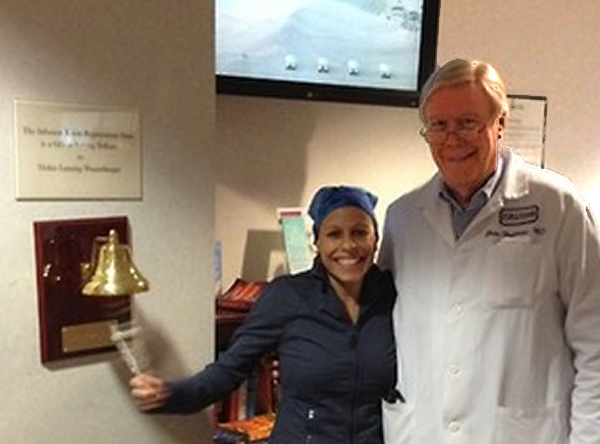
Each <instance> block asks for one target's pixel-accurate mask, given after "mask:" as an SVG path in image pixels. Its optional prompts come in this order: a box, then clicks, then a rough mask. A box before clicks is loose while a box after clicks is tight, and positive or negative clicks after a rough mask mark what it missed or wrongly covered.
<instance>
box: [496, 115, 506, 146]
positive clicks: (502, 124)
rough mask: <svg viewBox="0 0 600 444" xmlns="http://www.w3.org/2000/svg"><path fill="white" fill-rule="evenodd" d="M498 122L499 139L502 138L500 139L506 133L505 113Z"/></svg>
mask: <svg viewBox="0 0 600 444" xmlns="http://www.w3.org/2000/svg"><path fill="white" fill-rule="evenodd" d="M497 122H498V131H499V133H498V140H500V139H502V135H503V133H504V122H505V119H504V115H502V116H501V117H499V118H498V121H497Z"/></svg>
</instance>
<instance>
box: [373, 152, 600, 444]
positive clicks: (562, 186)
mask: <svg viewBox="0 0 600 444" xmlns="http://www.w3.org/2000/svg"><path fill="white" fill-rule="evenodd" d="M501 155H502V156H503V158H504V159H505V161H506V163H505V165H506V170H505V173H504V176H503V178H502V181H501V183H500V185H499V188H498V189H497V191H496V192H495V193H494V195H492V197H491V199H490V201H489V202H488V203H487V204H486V206H485V207H484V208H483V209H482V210H481V212H480V213H479V214H478V215H477V216H476V217H475V219H474V220H473V221H472V222H471V224H470V225H469V226H468V227H467V229H466V230H465V232H464V234H463V235H462V236H461V237H460V239H459V240H455V237H454V233H453V227H452V223H451V216H450V210H449V206H448V204H447V203H446V202H445V201H443V200H442V199H440V198H439V196H438V193H439V190H440V185H441V178H440V176H439V174H438V175H436V176H434V178H433V179H432V180H431V181H429V182H428V183H427V184H426V185H424V186H423V187H422V188H420V189H418V190H415V191H413V192H412V193H409V194H408V195H406V196H403V197H401V198H400V199H398V200H397V201H395V202H394V203H392V205H390V207H389V208H388V210H387V214H386V220H385V225H384V233H383V240H382V246H381V251H380V255H379V263H380V265H382V267H383V268H389V269H391V270H393V271H394V273H395V280H396V285H397V287H398V292H399V293H398V301H397V305H396V308H395V313H394V318H395V324H396V325H395V333H396V336H397V344H398V356H399V366H398V373H399V375H398V376H399V383H398V387H399V389H400V391H401V392H402V394H403V395H404V397H405V399H406V402H404V403H402V402H396V403H394V404H389V403H387V402H384V403H383V412H384V430H385V442H386V444H442V443H457V444H567V443H568V444H584V443H585V444H591V443H595V444H598V443H600V231H599V229H598V225H597V222H596V221H595V219H594V217H593V216H592V214H591V211H590V209H589V208H588V207H587V206H586V205H585V203H584V202H583V199H582V197H581V195H580V194H579V192H578V191H577V189H576V188H575V187H574V186H573V185H572V184H570V183H569V182H568V181H567V180H565V179H564V178H562V177H560V176H558V175H556V174H554V173H551V172H549V171H544V170H540V169H538V168H534V167H530V166H526V165H525V164H524V163H523V162H522V161H521V160H520V159H519V158H518V157H517V156H516V155H515V154H514V153H513V152H512V150H509V149H502V150H501Z"/></svg>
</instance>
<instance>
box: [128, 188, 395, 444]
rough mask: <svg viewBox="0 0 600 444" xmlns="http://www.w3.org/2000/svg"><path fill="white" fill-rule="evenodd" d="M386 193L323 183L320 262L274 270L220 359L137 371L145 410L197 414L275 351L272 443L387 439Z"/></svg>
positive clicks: (314, 207)
mask: <svg viewBox="0 0 600 444" xmlns="http://www.w3.org/2000/svg"><path fill="white" fill-rule="evenodd" d="M376 203H377V198H376V197H375V196H373V195H372V194H371V193H369V192H368V191H366V190H363V189H361V188H356V187H348V186H338V187H324V188H321V189H320V190H319V191H318V192H317V193H316V195H315V196H314V197H313V200H312V202H311V204H310V208H309V215H310V216H311V218H312V219H313V233H314V237H315V245H316V248H317V252H318V255H317V257H316V259H315V261H314V265H313V267H312V269H311V270H309V271H307V272H303V273H299V274H297V275H292V276H283V277H279V278H276V279H274V280H273V281H272V282H271V283H270V284H269V285H268V286H267V288H266V289H265V291H264V293H263V294H262V296H261V297H260V298H259V299H258V301H257V302H256V304H255V306H254V308H253V309H252V311H251V312H250V314H249V315H248V317H247V318H246V320H245V322H244V324H243V325H242V326H241V327H240V328H239V329H238V331H237V332H236V334H235V335H234V338H233V340H232V343H231V345H230V347H229V348H228V350H227V351H226V352H225V353H224V354H223V355H222V356H221V357H220V358H219V360H218V361H217V362H216V363H213V364H211V365H209V366H208V367H206V369H204V370H203V371H201V372H199V373H197V374H196V375H195V376H192V377H191V378H188V379H185V380H182V381H179V382H165V381H163V380H162V379H160V378H157V377H155V376H152V375H149V374H142V375H139V376H136V377H134V378H133V379H132V380H131V388H132V395H133V396H134V398H135V399H136V400H137V402H138V404H139V406H140V409H141V410H143V411H153V412H160V413H192V412H196V411H198V410H200V409H203V408H204V407H206V406H208V405H210V404H211V403H213V402H215V401H216V400H219V399H222V398H223V397H225V396H227V395H228V394H229V393H230V392H231V391H232V390H234V389H235V388H236V387H237V386H238V385H239V384H240V383H241V382H242V381H243V380H244V379H246V378H247V376H248V375H249V373H250V372H251V371H252V369H253V368H254V366H255V365H256V364H257V362H258V361H259V359H260V358H261V357H262V356H263V355H264V354H265V353H266V352H269V351H275V352H276V353H277V355H278V360H279V365H280V375H281V381H280V390H281V393H280V396H281V401H280V404H279V409H278V412H277V418H276V424H275V426H274V429H273V433H272V435H271V437H270V438H269V443H270V444H296V443H298V444H300V443H307V442H311V443H312V444H338V443H339V444H348V443H354V444H381V443H382V442H383V438H382V432H381V400H382V398H384V397H386V396H387V395H388V394H389V393H390V391H392V390H393V387H394V384H395V375H396V360H395V359H396V358H395V353H394V339H393V333H392V322H391V309H392V306H393V303H394V300H395V296H396V292H395V289H394V286H393V283H392V280H391V277H390V275H389V274H388V273H384V272H382V271H380V270H379V269H378V268H377V266H376V265H374V264H373V259H374V255H375V251H376V248H377V240H378V235H377V222H376V219H375V214H374V208H375V205H376Z"/></svg>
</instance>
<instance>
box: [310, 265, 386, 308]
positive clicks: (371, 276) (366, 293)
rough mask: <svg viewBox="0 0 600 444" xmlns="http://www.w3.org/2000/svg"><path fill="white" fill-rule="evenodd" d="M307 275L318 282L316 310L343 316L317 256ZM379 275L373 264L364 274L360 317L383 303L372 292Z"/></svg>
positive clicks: (377, 293)
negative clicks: (379, 303)
mask: <svg viewBox="0 0 600 444" xmlns="http://www.w3.org/2000/svg"><path fill="white" fill-rule="evenodd" d="M309 274H310V275H311V276H313V277H314V278H315V279H317V280H318V281H319V284H318V288H319V299H318V303H317V304H318V307H317V308H318V309H319V310H323V311H326V312H328V313H330V314H333V315H336V316H339V315H340V314H343V315H345V313H343V311H342V310H341V307H342V305H341V303H340V301H339V300H338V297H337V295H336V294H335V291H334V290H333V287H332V286H331V284H330V282H329V275H328V274H327V270H326V269H325V266H324V265H323V263H322V261H321V259H320V258H319V256H317V257H316V258H315V259H314V261H313V266H312V268H311V269H310V271H309ZM378 276H379V274H378V273H377V266H376V265H375V264H373V265H372V266H371V268H369V270H368V271H367V273H366V274H365V277H364V279H363V284H362V287H361V294H360V311H361V316H362V314H363V313H364V312H366V311H367V309H370V308H371V307H372V306H374V305H376V304H377V303H378V302H383V299H384V298H383V297H378V296H381V295H380V294H379V293H380V292H378V291H373V287H374V286H377V285H378V282H379V279H378Z"/></svg>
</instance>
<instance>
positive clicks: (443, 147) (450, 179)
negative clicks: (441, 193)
mask: <svg viewBox="0 0 600 444" xmlns="http://www.w3.org/2000/svg"><path fill="white" fill-rule="evenodd" d="M424 106H425V107H426V108H425V113H424V114H425V119H426V125H427V129H428V132H429V135H428V137H427V140H428V142H429V145H430V147H431V153H432V156H433V159H434V161H435V163H436V164H437V166H438V168H439V170H440V173H441V174H442V177H443V179H444V182H445V183H446V185H447V186H448V187H449V188H450V189H451V190H452V191H453V192H454V193H455V196H456V198H457V199H458V201H459V203H460V204H461V205H462V204H468V203H469V202H470V199H471V197H472V196H473V194H474V193H475V192H476V191H477V190H478V189H479V188H480V187H481V186H482V185H483V183H484V182H485V181H486V180H487V179H488V178H489V177H490V176H491V175H492V174H493V173H494V171H495V170H496V164H497V156H498V136H499V134H500V130H501V128H500V126H499V123H498V118H499V116H495V115H494V112H493V107H492V104H491V99H490V98H489V97H488V96H487V95H486V94H485V93H484V91H483V90H482V87H481V86H480V85H477V84H475V83H465V84H461V85H457V86H452V87H447V88H442V89H440V90H438V91H435V92H434V93H433V96H431V97H429V98H428V100H427V102H426V103H425V104H424ZM434 132H437V134H434Z"/></svg>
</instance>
